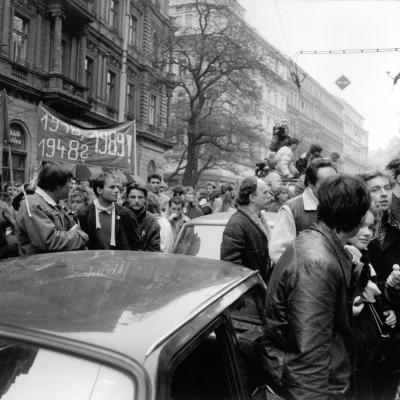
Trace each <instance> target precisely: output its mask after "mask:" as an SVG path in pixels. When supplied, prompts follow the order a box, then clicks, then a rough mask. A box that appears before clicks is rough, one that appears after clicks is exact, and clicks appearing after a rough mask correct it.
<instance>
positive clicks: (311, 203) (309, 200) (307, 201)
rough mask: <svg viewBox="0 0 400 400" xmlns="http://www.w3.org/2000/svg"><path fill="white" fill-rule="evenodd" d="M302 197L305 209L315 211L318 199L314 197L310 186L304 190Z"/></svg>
mask: <svg viewBox="0 0 400 400" xmlns="http://www.w3.org/2000/svg"><path fill="white" fill-rule="evenodd" d="M302 197H303V204H304V210H305V211H317V207H318V199H317V198H316V197H315V195H314V192H313V191H312V190H311V188H309V187H307V188H306V189H305V190H304V192H303V194H302Z"/></svg>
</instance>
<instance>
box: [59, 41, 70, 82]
mask: <svg viewBox="0 0 400 400" xmlns="http://www.w3.org/2000/svg"><path fill="white" fill-rule="evenodd" d="M69 61H70V51H69V46H68V43H67V41H66V40H64V39H63V40H62V41H61V64H62V65H61V68H62V73H63V75H65V76H68V75H69Z"/></svg>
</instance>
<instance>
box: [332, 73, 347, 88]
mask: <svg viewBox="0 0 400 400" xmlns="http://www.w3.org/2000/svg"><path fill="white" fill-rule="evenodd" d="M335 83H336V85H338V86H339V87H340V89H342V90H343V89H346V88H347V86H349V85H350V83H351V82H350V81H349V80H348V79H347V78H346V77H345V76H344V75H342V76H341V77H340V78H339V79H337V80H336V82H335Z"/></svg>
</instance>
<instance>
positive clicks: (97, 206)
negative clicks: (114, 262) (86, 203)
mask: <svg viewBox="0 0 400 400" xmlns="http://www.w3.org/2000/svg"><path fill="white" fill-rule="evenodd" d="M93 205H94V207H95V211H96V229H101V224H100V217H99V214H100V213H101V212H106V213H107V214H110V215H111V238H110V246H116V244H115V203H112V204H111V205H110V206H108V207H103V206H101V205H100V203H99V199H95V200H94V201H93Z"/></svg>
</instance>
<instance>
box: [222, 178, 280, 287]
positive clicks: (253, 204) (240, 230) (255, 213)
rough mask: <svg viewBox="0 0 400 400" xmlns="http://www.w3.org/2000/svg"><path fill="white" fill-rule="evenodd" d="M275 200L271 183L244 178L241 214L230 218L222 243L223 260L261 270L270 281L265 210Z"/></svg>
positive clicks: (239, 193) (239, 201)
mask: <svg viewBox="0 0 400 400" xmlns="http://www.w3.org/2000/svg"><path fill="white" fill-rule="evenodd" d="M271 200H272V196H271V194H270V192H269V188H268V186H267V184H266V183H265V182H264V181H263V180H262V179H260V178H257V177H255V176H252V177H248V178H245V179H243V181H242V183H241V184H240V187H239V192H238V195H237V200H236V202H237V205H238V208H237V211H236V212H235V213H234V214H233V215H232V216H231V217H230V218H229V221H228V223H227V225H226V227H225V229H224V233H223V235H222V243H221V253H220V255H221V257H220V258H221V260H223V261H231V262H234V263H235V264H239V265H243V266H245V267H247V268H250V269H254V270H259V272H260V275H261V276H262V278H263V279H264V281H265V282H266V281H267V276H268V270H269V265H270V259H269V254H268V240H269V237H270V231H269V227H268V223H267V221H266V220H265V219H264V217H263V215H262V213H261V210H265V209H266V208H267V207H268V205H269V204H270V202H271Z"/></svg>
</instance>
